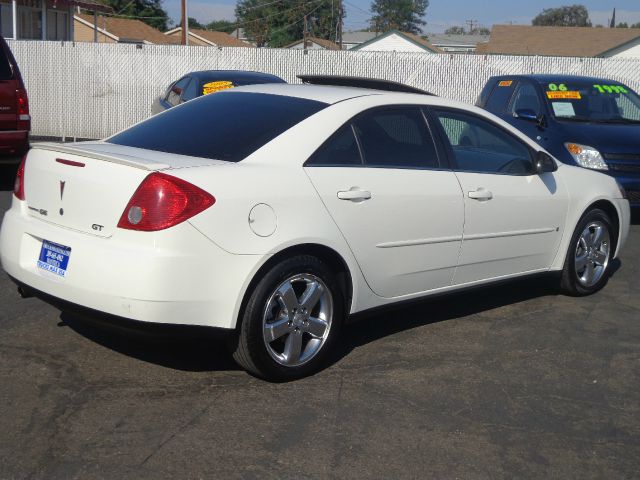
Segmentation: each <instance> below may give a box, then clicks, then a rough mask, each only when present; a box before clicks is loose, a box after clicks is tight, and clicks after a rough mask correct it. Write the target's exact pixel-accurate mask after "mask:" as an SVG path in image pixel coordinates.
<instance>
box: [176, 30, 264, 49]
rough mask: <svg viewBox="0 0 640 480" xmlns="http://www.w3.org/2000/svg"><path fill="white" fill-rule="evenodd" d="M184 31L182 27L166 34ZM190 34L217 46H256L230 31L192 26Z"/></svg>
mask: <svg viewBox="0 0 640 480" xmlns="http://www.w3.org/2000/svg"><path fill="white" fill-rule="evenodd" d="M178 32H182V27H178V28H174V29H172V30H169V31H168V32H165V33H164V34H165V35H167V36H170V35H173V34H174V33H178ZM188 32H189V35H193V36H195V37H198V38H199V39H200V40H203V41H205V42H207V43H209V44H211V45H214V46H216V47H249V48H255V47H254V46H253V45H251V44H250V43H247V42H243V41H242V40H238V39H237V38H235V37H232V36H231V35H229V34H228V33H224V32H214V31H211V30H201V29H199V28H190V29H189V30H188Z"/></svg>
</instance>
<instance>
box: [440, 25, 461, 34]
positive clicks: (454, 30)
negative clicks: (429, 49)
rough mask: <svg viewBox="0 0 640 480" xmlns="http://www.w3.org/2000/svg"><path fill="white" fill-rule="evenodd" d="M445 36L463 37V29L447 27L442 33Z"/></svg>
mask: <svg viewBox="0 0 640 480" xmlns="http://www.w3.org/2000/svg"><path fill="white" fill-rule="evenodd" d="M444 33H445V35H464V28H463V27H449V28H447V29H446V30H445V31H444Z"/></svg>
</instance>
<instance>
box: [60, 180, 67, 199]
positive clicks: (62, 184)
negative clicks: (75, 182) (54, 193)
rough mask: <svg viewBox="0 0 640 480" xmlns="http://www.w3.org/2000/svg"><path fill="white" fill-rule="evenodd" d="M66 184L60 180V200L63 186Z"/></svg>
mask: <svg viewBox="0 0 640 480" xmlns="http://www.w3.org/2000/svg"><path fill="white" fill-rule="evenodd" d="M65 183H66V182H63V181H62V180H60V200H62V196H63V195H64V184H65Z"/></svg>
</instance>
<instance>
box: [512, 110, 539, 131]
mask: <svg viewBox="0 0 640 480" xmlns="http://www.w3.org/2000/svg"><path fill="white" fill-rule="evenodd" d="M513 116H514V117H516V118H521V119H522V120H526V121H527V122H535V123H537V124H538V126H539V127H546V126H547V121H546V119H545V118H544V115H543V114H540V115H538V114H536V112H534V111H533V110H531V109H529V108H522V109H519V110H516V111H515V113H514V114H513Z"/></svg>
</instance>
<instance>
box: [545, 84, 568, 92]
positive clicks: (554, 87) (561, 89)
mask: <svg viewBox="0 0 640 480" xmlns="http://www.w3.org/2000/svg"><path fill="white" fill-rule="evenodd" d="M548 87H549V91H551V92H566V91H567V90H569V89H568V88H567V86H566V85H565V84H564V83H561V84H560V85H557V84H555V83H550V84H549V85H548Z"/></svg>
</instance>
